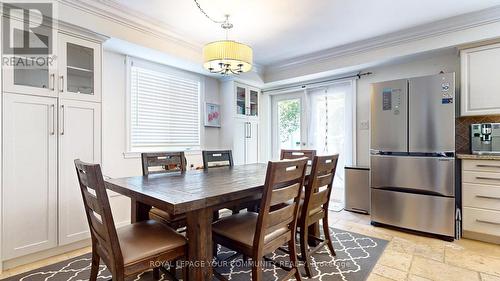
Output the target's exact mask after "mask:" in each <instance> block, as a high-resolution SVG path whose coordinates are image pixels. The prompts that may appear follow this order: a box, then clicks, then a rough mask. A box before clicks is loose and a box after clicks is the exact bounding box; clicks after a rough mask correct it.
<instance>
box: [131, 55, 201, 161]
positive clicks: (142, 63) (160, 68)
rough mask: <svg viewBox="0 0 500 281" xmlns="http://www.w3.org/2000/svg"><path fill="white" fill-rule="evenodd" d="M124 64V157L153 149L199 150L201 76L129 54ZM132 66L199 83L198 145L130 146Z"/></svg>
mask: <svg viewBox="0 0 500 281" xmlns="http://www.w3.org/2000/svg"><path fill="white" fill-rule="evenodd" d="M125 64H126V74H125V75H126V87H125V88H126V91H125V92H126V93H125V95H126V98H125V107H126V108H125V114H126V116H125V120H126V122H125V125H126V130H125V133H126V136H125V139H126V151H125V152H124V153H123V155H124V157H125V158H137V157H140V154H141V153H142V152H154V151H198V150H201V147H202V143H203V139H204V134H203V130H202V126H203V122H202V120H201V119H202V118H203V112H202V100H203V99H204V96H205V83H204V79H203V77H201V75H196V74H194V73H189V72H187V71H182V70H179V69H175V68H173V67H170V66H168V65H164V64H158V63H154V62H150V61H146V60H142V59H138V58H134V57H130V56H126V57H125ZM132 66H135V67H141V68H145V69H147V70H151V71H156V72H161V73H165V74H168V75H175V76H180V77H183V78H186V79H192V80H194V81H197V82H198V83H199V92H198V113H199V114H198V136H199V138H198V140H199V143H198V145H194V146H165V147H158V146H155V147H140V148H134V147H132V135H131V133H132V128H131V127H132V126H131V122H132V114H131V106H132V105H131V103H132V102H131V99H132V79H131V75H132Z"/></svg>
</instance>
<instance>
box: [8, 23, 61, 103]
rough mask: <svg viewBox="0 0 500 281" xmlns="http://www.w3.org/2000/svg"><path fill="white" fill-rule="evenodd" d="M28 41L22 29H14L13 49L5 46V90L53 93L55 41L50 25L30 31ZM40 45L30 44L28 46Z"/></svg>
mask: <svg viewBox="0 0 500 281" xmlns="http://www.w3.org/2000/svg"><path fill="white" fill-rule="evenodd" d="M32 33H33V34H30V36H29V41H28V42H29V44H25V43H26V42H25V41H24V40H25V33H24V32H23V31H21V30H17V29H14V32H13V36H12V39H13V40H14V42H13V44H12V46H13V47H12V49H8V50H7V49H4V51H3V57H2V67H3V80H4V81H3V84H4V91H5V92H10V93H21V94H31V95H41V96H55V95H57V92H56V89H55V87H56V85H55V83H56V82H55V80H56V75H57V62H56V59H57V56H56V55H55V54H56V51H57V44H56V43H55V42H57V41H55V40H54V38H53V37H54V35H53V33H52V30H51V29H48V28H47V29H44V28H39V29H37V30H36V31H32ZM32 45H33V46H38V47H39V48H30V46H32Z"/></svg>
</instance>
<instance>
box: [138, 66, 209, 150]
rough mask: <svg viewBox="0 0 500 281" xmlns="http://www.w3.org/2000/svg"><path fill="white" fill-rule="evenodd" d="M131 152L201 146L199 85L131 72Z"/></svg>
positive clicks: (159, 74)
mask: <svg viewBox="0 0 500 281" xmlns="http://www.w3.org/2000/svg"><path fill="white" fill-rule="evenodd" d="M130 87H131V89H130V123H131V124H130V148H131V150H132V151H140V150H147V149H162V148H164V149H165V148H167V149H168V148H169V147H176V148H178V147H185V148H189V147H195V146H199V145H200V116H199V99H200V81H199V80H196V79H193V78H190V77H188V78H186V77H182V76H181V75H173V74H169V73H163V72H158V71H154V70H150V69H146V68H142V67H137V66H131V68H130Z"/></svg>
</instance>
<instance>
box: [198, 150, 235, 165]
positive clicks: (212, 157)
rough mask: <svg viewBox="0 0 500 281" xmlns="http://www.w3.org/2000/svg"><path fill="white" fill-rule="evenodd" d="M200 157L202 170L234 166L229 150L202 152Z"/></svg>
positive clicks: (231, 153)
mask: <svg viewBox="0 0 500 281" xmlns="http://www.w3.org/2000/svg"><path fill="white" fill-rule="evenodd" d="M202 156H203V168H204V169H209V168H213V167H227V166H229V167H232V166H234V163H233V152H232V151H231V150H204V151H202Z"/></svg>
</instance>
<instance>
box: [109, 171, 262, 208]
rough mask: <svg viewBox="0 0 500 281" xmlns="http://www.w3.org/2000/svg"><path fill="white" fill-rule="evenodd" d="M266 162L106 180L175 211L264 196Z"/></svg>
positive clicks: (117, 188)
mask: <svg viewBox="0 0 500 281" xmlns="http://www.w3.org/2000/svg"><path fill="white" fill-rule="evenodd" d="M266 168H267V165H266V164H251V165H238V166H234V167H219V168H211V169H209V170H196V171H187V172H185V173H172V174H154V175H149V176H137V177H127V178H117V179H108V180H106V182H105V183H106V188H108V189H110V190H112V191H114V192H117V193H120V194H123V195H125V196H128V197H130V198H132V199H135V200H138V201H141V202H143V203H146V204H149V205H151V206H154V207H157V208H160V209H162V210H165V211H167V212H169V213H172V214H182V213H186V212H189V211H193V210H197V209H202V208H207V207H212V206H218V205H221V204H224V203H226V202H230V201H235V200H238V199H244V198H248V197H255V198H257V199H258V198H260V197H261V193H262V189H263V186H264V181H265V177H266Z"/></svg>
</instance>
